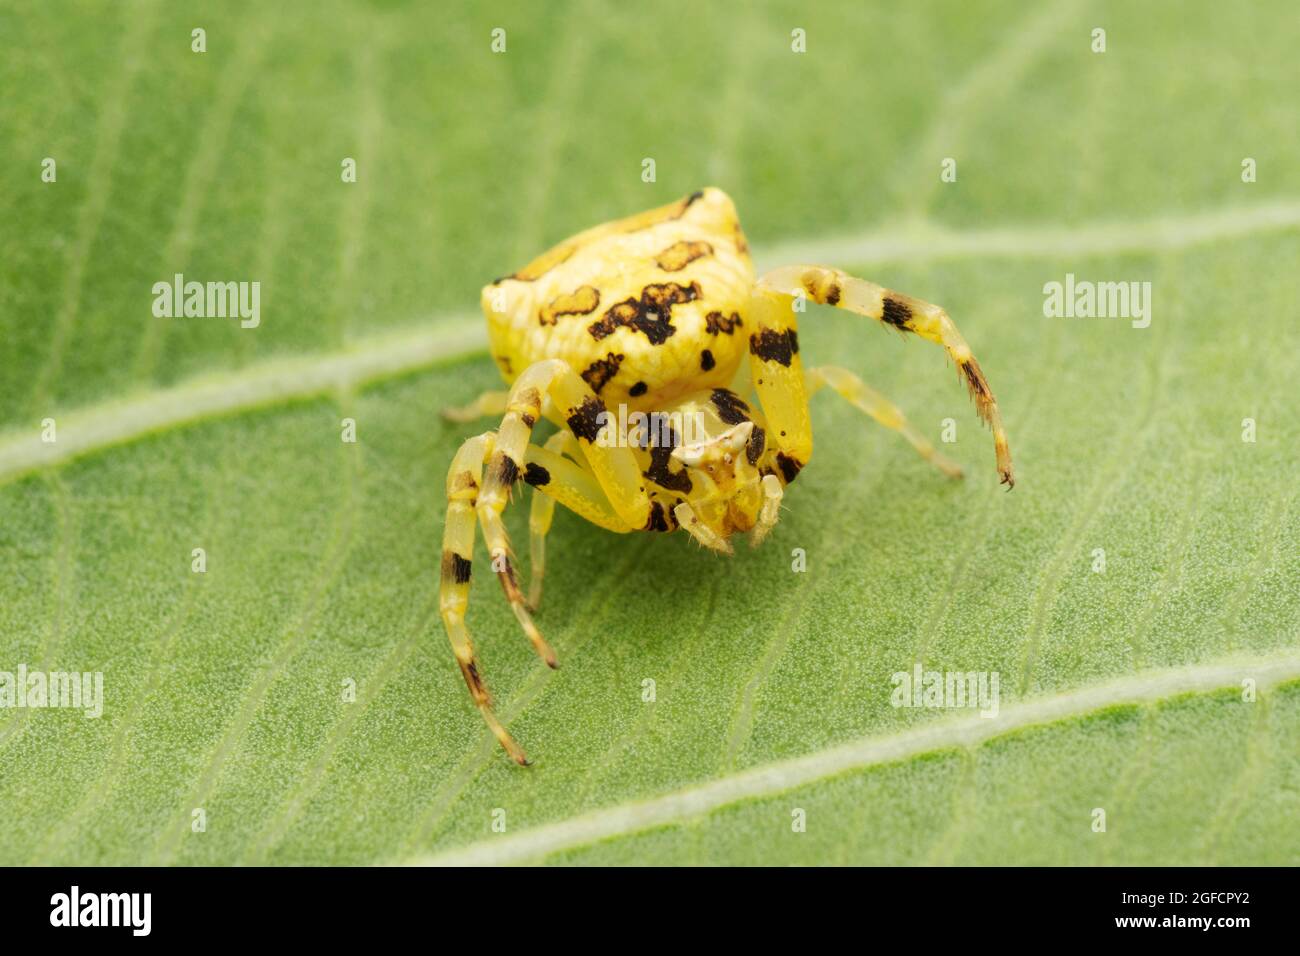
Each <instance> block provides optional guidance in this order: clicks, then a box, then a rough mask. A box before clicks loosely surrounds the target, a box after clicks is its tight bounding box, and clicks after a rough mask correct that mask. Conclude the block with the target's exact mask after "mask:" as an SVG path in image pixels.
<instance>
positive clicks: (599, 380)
mask: <svg viewBox="0 0 1300 956" xmlns="http://www.w3.org/2000/svg"><path fill="white" fill-rule="evenodd" d="M622 364H623V356H622V355H621V354H617V353H614V352H607V353H606V354H605V357H604V358H603V359H596V361H594V362H592V363H591V364H590V365H588V366H587V368H586V371H584V372H583V373H582V379H583V381H585V382H586V383H587V384H588V385H590V386H591V390H592V391H593V392H596V393H597V394H599V393H600V390H601V389H602V388H604V387H605V386H606V385H608V384H609V380H610V379H611V378H613V377H614V376H615V375H617V374H618V367H619V366H620V365H622Z"/></svg>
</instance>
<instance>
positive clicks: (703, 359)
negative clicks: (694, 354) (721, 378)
mask: <svg viewBox="0 0 1300 956" xmlns="http://www.w3.org/2000/svg"><path fill="white" fill-rule="evenodd" d="M717 364H718V363H717V362H716V361H715V360H714V358H713V353H712V352H710V351H709V350H708V349H705V350H704V351H703V352H701V353H700V368H702V369H704V371H706V372H712V371H713V366H715V365H717Z"/></svg>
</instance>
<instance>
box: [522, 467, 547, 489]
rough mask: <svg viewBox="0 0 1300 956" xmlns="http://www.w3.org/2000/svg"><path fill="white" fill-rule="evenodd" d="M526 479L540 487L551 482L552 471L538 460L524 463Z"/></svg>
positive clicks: (534, 485)
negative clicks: (538, 462)
mask: <svg viewBox="0 0 1300 956" xmlns="http://www.w3.org/2000/svg"><path fill="white" fill-rule="evenodd" d="M524 481H526V482H527V483H528V484H530V485H532V486H533V487H534V488H540V487H541V486H542V485H549V484H550V483H551V473H550V472H549V471H547V470H546V469H545V468H543V467H542V466H541V465H539V464H537V462H535V461H530V462H528V464H526V465H524Z"/></svg>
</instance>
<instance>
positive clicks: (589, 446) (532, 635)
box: [475, 359, 651, 667]
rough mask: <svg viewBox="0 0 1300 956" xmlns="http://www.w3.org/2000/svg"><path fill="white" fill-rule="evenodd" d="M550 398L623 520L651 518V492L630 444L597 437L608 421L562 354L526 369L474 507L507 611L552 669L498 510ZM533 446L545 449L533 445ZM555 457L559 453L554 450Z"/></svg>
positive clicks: (639, 522) (520, 472)
mask: <svg viewBox="0 0 1300 956" xmlns="http://www.w3.org/2000/svg"><path fill="white" fill-rule="evenodd" d="M547 397H549V398H550V399H551V400H552V403H553V408H554V409H555V412H556V414H557V416H558V417H559V418H560V419H561V420H562V421H565V422H566V423H567V425H568V428H569V431H570V432H572V433H573V434H574V435H575V436H577V437H576V440H577V442H578V447H579V448H580V449H581V450H582V453H583V455H584V456H585V458H586V460H587V464H588V466H589V467H590V469H591V473H592V475H594V476H595V479H596V482H597V483H598V484H599V487H600V489H601V491H603V492H604V495H605V497H606V499H607V500H608V503H609V506H610V508H611V510H612V511H613V512H614V514H615V515H616V516H617V517H618V518H619V519H620V520H621V521H622V523H623V524H624V525H627V526H629V527H632V528H643V527H646V525H647V524H648V522H649V520H650V515H651V506H650V498H649V496H648V495H647V494H646V492H645V482H644V480H643V479H642V477H641V469H640V467H639V465H638V464H637V460H636V457H635V456H634V455H633V453H632V450H631V449H630V448H627V447H621V446H619V445H617V444H616V443H609V444H606V443H604V442H602V441H601V440H600V433H601V431H602V426H603V425H604V424H605V421H606V419H604V418H603V417H602V416H605V415H606V410H605V405H604V403H603V402H601V400H600V399H599V398H597V397H596V394H595V393H594V392H592V390H591V388H590V387H589V386H588V385H587V383H586V382H584V381H583V380H582V379H581V378H580V377H579V376H578V374H577V373H576V372H574V371H573V369H572V368H570V367H569V364H568V363H567V362H565V361H563V360H562V359H546V360H544V361H541V362H536V363H534V364H533V365H531V366H529V367H528V368H527V369H525V370H524V372H523V374H521V375H520V376H519V378H517V379H516V380H515V383H514V385H513V386H512V387H511V389H510V395H509V398H508V399H507V401H506V412H505V417H504V418H502V420H501V427H500V428H499V429H498V430H497V437H496V442H495V445H494V447H493V449H492V452H491V456H490V458H489V459H488V463H487V471H486V474H485V476H484V480H483V491H482V493H481V494H480V495H479V496H478V501H477V503H476V505H475V511H476V512H477V514H478V520H479V524H480V525H481V526H482V528H483V538H484V540H485V541H486V542H487V546H488V551H489V553H490V554H491V555H492V563H493V569H494V570H495V571H496V572H497V577H498V579H499V580H500V581H501V588H502V590H503V591H504V592H505V596H506V600H507V601H508V602H509V603H510V609H511V610H512V611H514V614H515V618H516V619H517V620H518V621H519V626H520V627H521V628H523V631H524V633H525V634H526V635H527V636H528V639H529V640H530V641H531V642H532V644H533V647H534V648H536V650H537V653H538V654H539V655H540V656H541V658H542V659H543V660H544V661H546V663H547V664H548V665H549V666H550V667H558V666H559V662H558V661H557V660H556V657H555V652H554V651H553V650H552V649H551V647H550V645H549V644H547V643H546V641H545V640H544V639H543V638H542V635H541V632H540V631H539V630H538V629H537V625H536V624H535V623H534V622H533V617H532V614H531V613H529V610H528V604H527V602H526V601H525V600H524V594H523V592H522V591H521V590H520V589H519V581H518V578H517V577H516V575H515V560H514V550H513V549H512V547H511V545H510V537H509V535H508V534H507V533H506V528H505V524H504V523H503V522H502V520H501V513H502V512H503V511H504V510H505V507H506V504H507V502H509V500H510V494H511V491H512V489H513V488H514V485H515V483H516V482H517V481H519V480H520V479H521V478H523V476H524V466H525V462H526V456H527V454H528V450H529V444H528V443H529V438H530V437H531V436H532V432H533V427H534V426H535V425H536V424H537V420H538V418H539V417H540V416H541V414H542V404H543V401H544V399H545V398H547ZM539 451H543V450H542V449H539ZM556 458H559V456H556Z"/></svg>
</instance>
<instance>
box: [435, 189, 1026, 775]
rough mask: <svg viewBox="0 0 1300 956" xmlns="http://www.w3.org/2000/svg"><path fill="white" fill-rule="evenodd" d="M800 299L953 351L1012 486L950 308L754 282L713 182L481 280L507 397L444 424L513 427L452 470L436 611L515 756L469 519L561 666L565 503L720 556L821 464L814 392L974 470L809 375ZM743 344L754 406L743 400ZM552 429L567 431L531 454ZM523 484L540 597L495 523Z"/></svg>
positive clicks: (801, 284) (763, 531)
mask: <svg viewBox="0 0 1300 956" xmlns="http://www.w3.org/2000/svg"><path fill="white" fill-rule="evenodd" d="M806 299H812V300H813V301H815V302H819V303H824V304H826V305H833V306H836V307H838V308H841V309H847V310H849V311H850V312H854V313H856V314H858V315H862V316H866V317H868V318H871V319H875V320H876V321H877V322H881V323H884V324H885V325H888V326H892V327H893V328H895V329H898V330H900V331H901V332H911V333H915V334H916V335H919V336H921V337H922V338H924V339H929V340H930V341H931V342H934V343H936V344H938V345H940V346H942V347H943V349H944V351H945V352H947V354H948V357H949V358H951V359H952V361H953V362H954V363H955V364H956V366H957V369H958V371H959V372H960V374H961V377H962V379H963V380H964V381H965V383H966V386H967V389H968V390H969V391H970V394H971V396H972V398H973V399H974V400H975V408H976V411H977V412H978V414H979V416H980V418H982V419H983V420H984V421H985V422H986V423H987V424H988V425H989V427H990V428H991V429H992V432H993V444H994V450H995V452H996V455H997V468H998V472H999V474H1000V475H1001V478H1002V482H1003V483H1004V484H1006V485H1008V486H1010V485H1013V484H1014V478H1013V477H1012V471H1011V452H1010V449H1009V448H1008V447H1007V438H1006V434H1005V433H1004V432H1003V430H1002V420H1001V418H1000V416H999V414H998V406H997V402H996V401H995V400H994V398H993V391H992V390H991V389H990V388H989V384H988V382H987V381H986V380H985V378H984V373H983V372H981V371H980V367H979V363H978V362H976V361H975V356H974V354H973V353H972V352H971V350H970V347H969V346H968V345H967V344H966V341H965V339H963V338H962V337H961V334H960V333H959V332H958V331H957V327H956V326H955V325H953V323H952V320H951V319H949V318H948V314H947V313H946V312H944V310H943V309H941V308H939V307H938V306H935V305H930V304H929V303H928V302H922V301H920V300H918V299H914V298H912V297H910V296H906V295H902V294H900V293H897V292H893V291H891V290H889V289H885V288H882V287H881V286H878V285H875V284H874V283H871V282H867V281H865V280H863V279H858V278H855V277H853V276H850V275H846V274H845V273H843V272H840V271H839V270H837V269H833V268H829V267H826V266H815V265H803V266H784V267H782V268H779V269H776V270H774V271H772V272H769V273H768V274H767V275H765V276H763V277H762V278H759V279H757V281H755V276H754V267H753V265H752V263H751V262H750V258H749V247H748V245H747V244H746V242H745V236H744V233H743V232H742V231H741V228H740V220H739V219H738V218H737V217H736V208H735V206H734V205H733V203H732V201H731V199H730V198H729V197H728V196H727V195H726V193H724V192H722V191H721V190H719V189H704V190H701V191H700V192H696V193H693V194H692V195H690V196H687V197H686V198H685V199H682V200H679V201H678V202H675V203H672V204H671V205H668V206H663V207H661V208H659V209H653V210H650V211H648V212H645V213H641V214H640V215H636V216H632V217H630V218H627V219H620V220H617V221H614V222H609V223H606V224H605V225H602V226H597V227H595V228H594V229H589V230H587V231H586V232H582V233H579V234H578V235H576V236H574V237H573V238H571V239H568V240H566V241H565V242H562V243H560V244H559V245H558V246H556V247H555V248H554V249H551V250H550V251H549V252H547V253H545V254H544V255H542V256H541V257H540V258H538V259H536V260H534V261H533V262H531V263H529V264H528V265H527V266H525V267H524V268H523V269H521V270H519V271H518V272H516V273H514V274H513V275H509V276H506V277H504V278H502V279H498V280H497V281H496V282H493V283H492V284H491V285H488V286H487V287H486V288H484V290H483V296H482V302H483V311H484V312H485V313H486V315H487V323H488V335H489V342H490V346H491V351H492V357H493V358H494V359H495V361H496V363H497V365H498V367H499V368H500V370H501V374H502V376H503V377H504V378H505V380H506V382H507V384H508V385H509V386H510V388H509V390H508V391H492V392H487V393H485V394H483V395H481V396H480V397H479V398H478V399H477V400H476V401H474V402H473V403H472V404H470V405H467V406H465V407H464V408H453V409H447V410H446V411H445V412H444V414H445V415H446V416H447V417H448V418H450V419H452V420H454V421H470V420H473V419H474V418H477V417H479V416H483V415H492V416H501V425H500V427H499V428H498V429H497V430H496V431H488V432H484V433H483V434H481V435H476V436H475V437H473V438H470V439H469V440H467V441H466V442H465V443H464V444H462V445H461V446H460V449H459V450H458V451H457V452H456V456H455V458H454V459H453V460H452V463H451V468H450V469H449V471H448V472H447V521H446V527H445V530H444V533H443V545H442V548H443V550H442V582H441V595H440V608H441V612H442V620H443V623H444V624H445V625H446V628H447V636H448V637H449V638H450V640H451V645H452V649H453V651H454V652H455V655H456V660H457V662H459V664H460V669H461V672H462V673H463V674H464V677H465V683H466V684H467V685H468V687H469V692H470V694H471V696H472V697H473V699H474V703H475V705H476V706H477V707H478V709H479V711H480V712H481V713H482V715H483V719H484V720H486V721H487V724H488V726H489V727H490V728H491V729H492V732H493V733H494V734H495V735H496V738H497V740H499V741H500V742H501V746H503V747H504V748H505V749H506V751H507V752H508V753H509V754H510V756H511V757H513V758H514V760H515V761H517V762H518V763H520V764H526V763H527V762H528V761H527V758H526V757H525V756H524V752H523V750H522V749H521V748H520V747H519V745H518V744H517V743H515V741H514V739H513V738H512V737H511V736H510V734H509V733H507V732H506V729H505V728H504V727H503V726H502V725H501V722H500V721H499V720H498V719H497V718H496V716H495V715H494V713H493V711H492V704H491V699H490V697H489V696H488V690H487V686H486V684H485V683H484V681H483V676H482V674H481V673H480V672H479V666H478V661H477V660H476V658H475V656H474V646H473V644H472V643H471V641H470V636H469V632H468V631H467V630H466V627H465V612H466V609H467V607H468V603H469V582H470V568H471V561H472V558H473V554H474V536H475V528H476V527H478V526H481V527H482V529H483V537H484V539H485V540H486V542H487V546H488V551H489V554H490V556H491V559H492V568H493V570H494V571H495V572H496V574H497V577H498V578H499V579H500V581H501V586H502V588H504V590H505V596H506V600H507V601H509V602H510V607H511V609H512V610H513V611H514V614H515V617H516V618H517V619H518V620H519V624H520V626H521V627H522V628H523V631H524V633H525V634H526V635H527V636H528V639H529V640H530V641H531V642H532V644H533V647H534V648H535V649H536V650H537V653H538V654H539V655H540V656H541V657H542V659H543V660H544V661H546V663H547V664H549V665H550V666H551V667H556V666H558V664H557V661H556V658H555V652H554V651H553V650H552V649H551V647H550V645H549V644H547V643H546V641H545V639H543V637H542V635H541V633H540V632H539V631H538V629H537V626H536V624H534V622H533V617H532V612H533V611H535V610H536V609H537V604H538V601H539V600H540V597H541V583H542V575H543V571H544V566H545V564H544V545H545V540H546V533H547V531H548V529H549V528H550V524H551V517H552V514H553V512H554V507H555V505H554V503H555V502H557V501H558V502H559V503H560V504H562V505H564V506H565V507H567V508H569V509H571V510H573V511H575V512H577V513H578V514H579V515H581V516H582V517H583V518H586V519H587V520H588V521H590V522H592V523H593V524H597V525H599V526H600V527H602V528H607V529H609V530H610V531H617V532H628V531H675V530H677V529H679V528H681V529H684V530H685V531H686V532H687V533H688V534H690V535H691V537H693V538H694V539H695V540H696V541H698V542H699V543H700V544H702V545H704V546H705V547H707V548H711V549H713V550H715V551H719V552H722V553H725V554H730V553H731V541H730V539H731V536H732V535H733V534H735V533H736V532H750V535H751V542H752V543H753V544H757V543H758V542H760V541H761V540H762V539H763V538H764V537H765V536H766V535H767V534H768V532H769V531H771V530H772V526H773V525H774V524H775V523H776V520H777V515H778V512H779V510H780V504H781V498H782V496H783V494H784V493H785V488H786V486H787V485H789V484H790V482H792V481H794V479H795V477H796V476H797V475H798V474H799V471H800V469H802V468H803V467H804V466H805V465H807V464H808V460H809V459H810V458H811V457H812V427H811V423H810V420H809V414H808V396H809V395H811V394H813V393H814V392H816V391H817V390H819V389H821V388H823V387H829V388H830V389H831V390H833V391H835V392H837V393H838V394H840V395H841V396H843V397H844V398H845V399H846V400H847V401H849V402H850V403H852V404H853V405H855V406H856V407H857V408H859V409H861V410H862V411H863V412H865V413H866V414H867V415H870V416H871V417H872V418H874V419H875V420H876V421H878V422H879V423H880V424H882V425H884V426H885V427H886V428H891V429H894V430H895V431H897V432H899V433H900V434H902V436H903V437H904V438H906V439H907V440H908V441H909V442H910V443H911V444H912V446H913V447H914V448H915V449H916V450H917V451H918V452H919V453H920V454H921V455H922V456H923V457H924V458H925V459H926V460H928V461H930V462H931V463H933V464H934V465H935V466H936V467H938V468H939V469H940V470H941V471H943V472H944V473H945V474H948V475H950V476H953V477H959V476H960V475H961V471H960V469H959V468H958V467H957V466H956V465H955V464H953V463H952V462H950V461H949V460H948V459H946V458H944V457H943V456H942V455H940V454H939V453H938V452H937V451H935V449H934V447H933V446H932V445H931V444H930V442H928V441H927V440H926V439H925V437H924V436H922V435H921V434H920V433H919V432H917V431H916V430H915V429H914V428H913V427H912V426H911V425H910V424H908V422H907V419H905V418H904V417H903V413H902V412H901V411H899V410H898V409H897V408H896V407H895V406H894V405H893V404H892V403H891V402H889V401H888V400H887V399H885V398H884V397H883V396H881V395H880V394H878V393H877V392H875V391H873V390H872V389H870V388H869V387H868V386H867V385H865V384H864V383H863V382H862V381H861V380H860V379H859V378H858V377H857V376H856V375H854V374H853V373H852V372H849V371H848V370H846V369H843V368H837V367H835V366H832V365H824V366H820V367H817V368H809V369H807V370H805V369H804V368H803V363H802V361H801V359H800V355H799V335H798V328H797V323H796V317H797V311H801V309H798V310H797V308H796V300H799V301H800V302H802V301H804V300H806ZM746 352H748V353H749V363H748V365H749V385H751V386H752V391H751V389H749V388H744V387H741V391H743V392H744V393H745V394H746V395H749V396H750V397H749V400H748V401H747V400H746V399H745V398H742V397H741V395H740V394H738V392H737V391H733V390H732V389H731V388H730V386H732V385H733V380H734V379H736V378H737V372H738V370H739V369H740V365H741V362H742V360H743V358H744V356H745V353H746ZM755 394H756V395H757V400H755V399H754V397H753V395H755ZM543 417H545V418H547V419H549V420H550V421H552V422H553V423H555V424H556V425H557V426H559V428H560V431H558V432H557V433H556V434H555V435H553V436H552V437H551V438H550V439H549V440H548V441H547V442H546V443H545V444H544V445H540V446H539V445H535V444H531V443H530V439H531V438H532V433H533V427H534V426H535V425H536V424H537V422H538V420H539V419H541V418H543ZM485 467H486V472H485ZM521 479H522V480H523V481H524V482H526V483H527V484H529V485H532V486H533V488H534V492H533V500H532V511H531V514H530V518H529V529H530V537H531V541H530V545H531V549H530V550H531V574H532V582H531V586H530V589H529V597H528V598H527V599H526V598H525V596H524V593H523V591H522V590H521V589H520V585H519V579H518V577H517V574H516V570H515V558H514V552H513V550H512V549H511V545H510V540H509V538H508V536H507V534H506V529H505V525H504V524H503V522H502V520H501V513H502V511H503V510H504V509H505V506H506V503H507V502H508V501H509V499H510V493H511V489H512V488H513V487H514V486H515V484H516V482H518V481H520V480H521Z"/></svg>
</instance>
